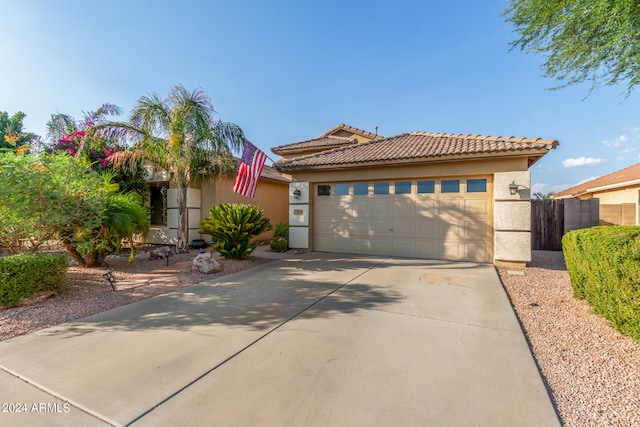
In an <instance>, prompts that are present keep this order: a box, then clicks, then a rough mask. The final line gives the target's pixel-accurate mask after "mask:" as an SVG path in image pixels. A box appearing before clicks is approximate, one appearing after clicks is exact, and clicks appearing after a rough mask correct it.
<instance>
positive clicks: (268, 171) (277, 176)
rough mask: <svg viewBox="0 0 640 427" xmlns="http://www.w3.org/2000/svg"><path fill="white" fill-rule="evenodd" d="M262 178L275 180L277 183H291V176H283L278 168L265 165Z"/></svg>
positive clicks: (261, 174)
mask: <svg viewBox="0 0 640 427" xmlns="http://www.w3.org/2000/svg"><path fill="white" fill-rule="evenodd" d="M260 178H267V179H273V180H275V181H283V182H291V177H290V176H289V175H286V174H283V173H282V172H280V171H278V170H277V169H276V168H274V167H272V166H269V165H264V167H263V168H262V172H261V173H260Z"/></svg>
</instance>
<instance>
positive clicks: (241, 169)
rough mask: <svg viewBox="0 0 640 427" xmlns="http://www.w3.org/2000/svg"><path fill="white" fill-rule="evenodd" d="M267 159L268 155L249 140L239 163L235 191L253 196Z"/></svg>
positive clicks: (234, 185)
mask: <svg viewBox="0 0 640 427" xmlns="http://www.w3.org/2000/svg"><path fill="white" fill-rule="evenodd" d="M266 160H267V155H266V154H264V153H263V152H262V151H260V150H258V149H257V148H256V147H255V146H254V145H253V144H252V143H250V142H249V141H247V143H246V144H245V146H244V151H243V152H242V158H241V159H240V164H239V165H238V175H237V176H236V182H235V183H234V184H233V191H234V192H236V193H240V194H242V195H243V196H245V197H253V195H254V194H255V192H256V187H257V186H258V180H259V179H260V173H261V172H262V167H263V166H264V162H265V161H266Z"/></svg>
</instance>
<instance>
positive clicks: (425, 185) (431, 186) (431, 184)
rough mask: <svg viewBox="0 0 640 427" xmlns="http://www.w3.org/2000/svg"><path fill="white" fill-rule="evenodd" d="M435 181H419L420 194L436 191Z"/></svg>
mask: <svg viewBox="0 0 640 427" xmlns="http://www.w3.org/2000/svg"><path fill="white" fill-rule="evenodd" d="M435 192H436V182H435V181H418V194H425V193H435Z"/></svg>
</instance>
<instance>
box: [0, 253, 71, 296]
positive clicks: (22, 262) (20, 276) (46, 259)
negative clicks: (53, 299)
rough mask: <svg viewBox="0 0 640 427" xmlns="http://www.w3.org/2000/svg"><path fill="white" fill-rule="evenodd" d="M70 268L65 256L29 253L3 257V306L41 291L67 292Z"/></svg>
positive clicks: (0, 293) (0, 291) (0, 286)
mask: <svg viewBox="0 0 640 427" xmlns="http://www.w3.org/2000/svg"><path fill="white" fill-rule="evenodd" d="M68 266H69V258H68V257H67V255H65V254H50V253H35V254H26V253H25V254H20V255H13V256H8V257H4V258H0V306H11V305H14V304H17V303H18V302H20V300H22V299H24V298H30V297H31V296H33V294H35V293H37V292H41V291H55V292H59V291H62V290H64V289H65V288H66V286H67V277H66V272H67V267H68Z"/></svg>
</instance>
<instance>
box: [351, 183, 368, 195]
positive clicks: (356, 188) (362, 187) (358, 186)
mask: <svg viewBox="0 0 640 427" xmlns="http://www.w3.org/2000/svg"><path fill="white" fill-rule="evenodd" d="M353 194H355V195H356V196H366V195H368V194H369V183H368V182H357V183H355V184H353Z"/></svg>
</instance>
